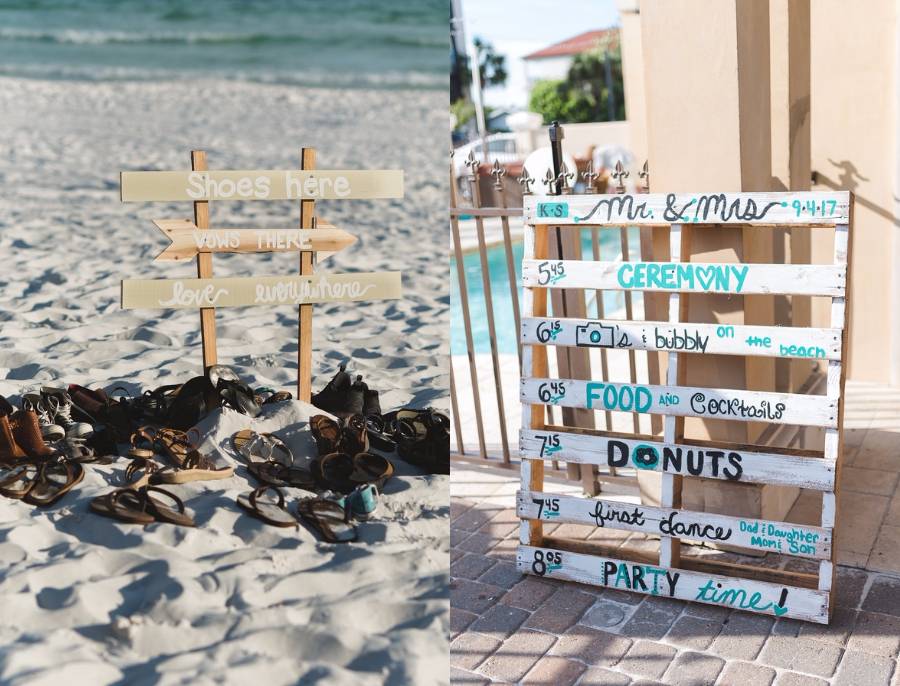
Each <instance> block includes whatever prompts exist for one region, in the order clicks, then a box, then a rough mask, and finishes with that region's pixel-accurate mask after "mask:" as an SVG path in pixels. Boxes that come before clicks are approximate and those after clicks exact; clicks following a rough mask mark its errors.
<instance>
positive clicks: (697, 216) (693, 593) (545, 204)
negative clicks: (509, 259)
mask: <svg viewBox="0 0 900 686" xmlns="http://www.w3.org/2000/svg"><path fill="white" fill-rule="evenodd" d="M524 204H525V222H526V223H525V251H524V256H523V260H522V281H523V285H524V288H525V293H524V296H523V300H522V302H523V312H522V328H521V341H522V343H523V354H522V379H521V389H520V395H521V400H522V404H523V407H522V417H523V424H522V430H521V433H520V437H519V441H520V445H519V447H520V454H521V457H522V462H521V469H522V476H521V490H520V492H519V496H518V502H517V512H518V514H519V517H520V518H521V519H522V526H521V528H520V543H521V545H520V547H519V552H518V558H517V559H518V567H519V569H520V570H521V571H523V572H525V573H530V574H537V575H539V576H553V577H556V578H561V579H568V580H571V581H578V582H581V583H588V584H594V585H600V586H610V587H613V588H623V589H626V590H632V591H635V592H640V593H648V594H650V595H662V596H668V597H673V598H680V599H684V600H691V601H697V602H703V603H711V604H717V605H722V606H726V607H732V608H739V609H743V610H748V611H751V612H759V613H764V614H772V615H775V616H778V617H780V616H788V617H794V618H798V619H804V620H808V621H813V622H820V623H827V622H828V621H829V618H830V612H831V609H832V604H831V602H830V598H831V594H832V593H833V581H834V579H833V556H834V551H833V547H832V532H833V529H834V526H835V521H836V517H837V514H836V496H835V492H834V491H835V485H836V484H835V480H836V473H837V467H838V464H839V460H840V445H841V420H842V415H843V379H844V366H843V364H842V361H843V359H844V356H845V355H846V327H845V324H846V312H845V307H846V305H845V303H846V300H845V299H846V295H847V288H848V273H847V263H848V261H847V248H848V237H849V223H850V216H851V213H852V198H851V196H850V194H849V193H847V192H834V193H705V194H697V193H694V194H690V193H672V194H665V195H663V194H656V195H653V194H648V195H636V196H632V195H615V196H611V195H585V196H572V195H566V196H546V195H545V196H526V199H525V203H524ZM704 224H706V225H709V224H752V225H759V226H812V227H831V228H833V229H834V235H835V241H834V260H833V263H832V264H827V265H793V264H740V263H735V264H727V263H723V264H702V263H693V262H689V261H683V260H682V259H681V257H682V256H681V237H682V227H683V226H686V225H690V226H695V225H696V226H698V227H700V228H698V230H710V229H707V228H702V227H703V225H704ZM622 225H625V226H627V225H657V226H670V227H671V232H670V252H671V256H672V259H671V261H669V262H595V261H590V260H583V261H582V260H577V261H576V260H548V259H543V258H544V257H545V256H546V254H547V245H546V241H547V233H546V230H545V227H547V226H559V227H563V228H565V229H566V230H577V229H578V228H579V227H581V226H585V227H597V226H622ZM541 229H543V230H544V232H543V233H540V234H539V233H538V230H541ZM538 237H540V238H541V241H539V240H538ZM550 288H567V289H579V288H580V289H590V290H591V291H594V290H597V291H602V290H624V291H632V290H636V291H656V292H668V293H669V294H670V295H669V300H670V303H669V321H667V322H654V321H646V322H641V321H621V320H591V319H569V318H565V317H556V318H555V317H550V316H548V315H549V313H548V312H547V311H546V298H543V297H542V298H541V299H540V300H539V301H538V302H539V303H540V306H539V307H538V306H536V305H535V303H536V298H535V291H537V290H541V289H550ZM682 293H726V294H729V295H733V296H740V295H744V294H778V295H815V296H824V297H830V298H831V299H832V316H831V322H830V326H829V327H828V328H801V327H796V328H794V327H774V326H751V325H747V326H737V325H735V326H731V325H719V324H716V323H694V322H690V323H688V322H683V321H681V320H680V311H681V308H680V299H681V298H682V297H685V296H682V295H680V294H682ZM551 346H570V347H597V348H605V349H626V350H648V351H659V352H663V353H665V354H666V355H667V356H668V360H669V369H668V373H667V376H666V382H667V383H666V384H665V385H649V384H634V383H631V384H628V383H613V382H609V381H606V380H574V379H554V378H547V377H546V369H547V367H546V361H545V359H546V349H547V348H548V347H551ZM681 353H691V354H694V355H703V354H707V353H709V354H725V355H754V356H763V357H782V358H791V359H810V360H824V361H825V362H824V363H825V364H827V365H828V375H827V384H826V392H825V395H809V394H799V393H798V394H788V393H769V392H761V391H750V390H742V389H722V388H699V387H689V386H686V385H683V382H680V381H679V379H680V377H679V375H678V373H677V370H678V368H679V355H680V354H681ZM536 355H540V356H541V357H540V358H538V357H536ZM539 360H542V361H541V362H540V364H538V361H539ZM536 370H539V371H541V372H543V373H535V371H536ZM537 405H555V406H559V407H576V408H585V409H589V410H597V411H614V412H630V413H635V412H636V413H653V414H660V415H663V416H664V427H665V430H664V435H663V437H662V440H660V439H659V437H647V436H639V435H636V434H614V433H611V432H603V431H594V430H579V429H577V428H575V427H566V426H543V425H532V421H533V417H539V416H541V415H539V414H535V415H533V414H532V406H537ZM686 416H687V417H701V418H711V419H726V420H731V421H747V422H766V423H770V424H791V425H799V426H816V427H823V428H824V429H825V447H824V450H823V451H820V452H818V453H814V452H812V451H792V450H788V449H777V448H767V447H764V446H744V445H740V446H739V445H732V444H728V443H724V442H712V441H684V440H680V439H679V437H678V434H677V433H676V428H675V426H676V425H675V418H676V417H686ZM535 421H537V420H535ZM544 460H559V461H562V462H571V463H575V464H594V465H605V466H608V467H615V468H620V467H633V468H635V469H639V470H649V471H655V472H659V473H661V475H662V477H661V478H662V488H661V495H660V498H661V503H662V504H661V506H659V507H650V506H646V505H635V504H625V503H622V502H617V501H612V500H608V499H585V498H577V497H572V496H562V495H556V494H552V493H547V492H546V491H545V489H544V488H543V462H544ZM678 476H683V477H686V478H709V479H719V480H725V481H744V482H751V483H765V484H775V485H786V486H799V487H801V488H807V489H813V490H817V491H821V492H822V516H821V525H820V526H805V525H797V524H790V523H786V522H776V521H768V520H758V519H747V518H741V517H734V516H726V515H719V514H711V513H707V512H692V511H689V510H684V509H681V508H678V507H675V506H673V502H674V493H675V491H674V488H675V486H674V484H675V482H674V479H675V477H678ZM542 522H561V523H571V524H582V525H588V526H596V527H609V528H615V529H624V530H628V531H637V532H643V533H646V534H649V535H652V536H659V537H660V563H659V565H658V566H654V565H648V564H645V563H639V562H627V561H624V560H620V559H614V558H609V557H604V556H603V555H587V554H581V553H573V552H567V551H565V550H558V549H554V548H552V547H547V546H544V545H542V544H543V535H542V529H541V524H542ZM681 539H687V540H695V541H700V542H703V543H708V544H728V545H732V546H736V547H738V548H746V549H749V550H757V551H767V552H776V553H779V554H784V555H790V556H795V557H803V558H808V559H813V560H818V561H819V574H818V584H817V585H818V588H816V589H811V588H808V587H807V586H808V585H809V581H810V579H809V577H808V576H807V577H804V576H803V575H800V574H795V573H789V574H788V576H793V577H794V578H795V579H797V580H798V584H797V585H782V584H780V583H768V582H761V581H755V580H749V579H744V578H739V577H736V576H734V574H735V573H736V572H735V568H734V567H730V568H728V567H727V566H723V567H722V568H723V570H724V569H727V571H729V572H730V573H731V575H729V576H725V575H722V576H719V575H716V574H705V573H703V574H701V573H698V572H695V571H688V570H686V569H680V568H678V564H677V560H678V557H677V555H676V554H675V551H676V550H677V546H678V542H679V541H680V540H681ZM714 564H715V563H709V562H707V563H706V565H707V566H714ZM784 576H785V574H784V573H783V574H782V578H783V577H784Z"/></svg>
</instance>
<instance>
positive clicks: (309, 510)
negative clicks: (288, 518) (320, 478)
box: [297, 498, 357, 543]
mask: <svg viewBox="0 0 900 686" xmlns="http://www.w3.org/2000/svg"><path fill="white" fill-rule="evenodd" d="M297 513H298V514H299V515H300V517H301V518H302V519H303V521H305V522H306V523H308V524H309V525H310V526H311V527H312V528H313V529H314V530H315V531H316V532H318V534H319V535H320V536H321V537H322V539H323V540H324V541H326V542H327V543H352V542H353V541H355V540H356V538H357V534H356V527H355V526H353V525H352V524H351V523H350V522H349V517H348V513H347V511H346V510H345V509H344V508H343V507H341V506H340V505H339V504H338V503H336V502H334V501H333V500H324V499H322V498H306V499H304V500H301V501H300V502H298V503H297Z"/></svg>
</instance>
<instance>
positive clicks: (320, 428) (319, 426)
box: [309, 414, 343, 456]
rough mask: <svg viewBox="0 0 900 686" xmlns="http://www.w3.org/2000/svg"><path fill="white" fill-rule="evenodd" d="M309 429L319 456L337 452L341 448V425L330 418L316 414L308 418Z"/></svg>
mask: <svg viewBox="0 0 900 686" xmlns="http://www.w3.org/2000/svg"><path fill="white" fill-rule="evenodd" d="M309 429H310V431H311V432H312V435H313V439H314V440H315V442H316V451H317V452H318V454H319V455H320V456H323V455H330V454H331V453H334V452H337V451H338V450H340V447H341V439H342V438H343V434H342V432H341V425H340V424H338V423H337V422H336V421H334V420H333V419H332V418H331V417H326V416H325V415H324V414H316V415H313V416H312V417H310V418H309Z"/></svg>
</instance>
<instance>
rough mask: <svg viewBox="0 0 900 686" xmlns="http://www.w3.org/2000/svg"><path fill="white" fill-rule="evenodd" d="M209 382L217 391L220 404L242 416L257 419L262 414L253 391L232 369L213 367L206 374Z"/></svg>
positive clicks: (220, 366)
mask: <svg viewBox="0 0 900 686" xmlns="http://www.w3.org/2000/svg"><path fill="white" fill-rule="evenodd" d="M206 374H207V381H208V382H209V384H210V385H211V386H212V388H213V389H215V393H216V395H217V396H218V400H219V403H220V404H221V405H222V406H223V407H230V408H232V409H233V410H237V411H238V412H240V413H241V414H246V415H249V416H250V417H255V416H257V415H258V414H259V412H260V407H259V404H257V402H256V398H255V397H254V394H253V390H252V389H251V388H250V386H248V385H247V384H245V383H243V382H242V381H241V380H240V378H239V377H238V375H237V374H236V373H235V371H234V370H233V369H231V367H226V366H225V365H221V364H214V365H212V366H211V367H210V368H209V369H208V370H207V372H206Z"/></svg>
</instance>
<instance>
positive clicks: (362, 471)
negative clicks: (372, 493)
mask: <svg viewBox="0 0 900 686" xmlns="http://www.w3.org/2000/svg"><path fill="white" fill-rule="evenodd" d="M393 475H394V465H393V464H392V463H391V461H390V460H388V459H387V458H386V457H382V456H381V455H375V454H374V453H357V454H356V455H355V456H354V457H353V472H352V473H351V474H350V480H351V481H353V482H355V483H357V484H375V485H376V486H377V487H378V490H379V491H380V490H382V488H383V487H384V484H385V482H386V481H387V480H388V479H390V478H391V477H392V476H393Z"/></svg>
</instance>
